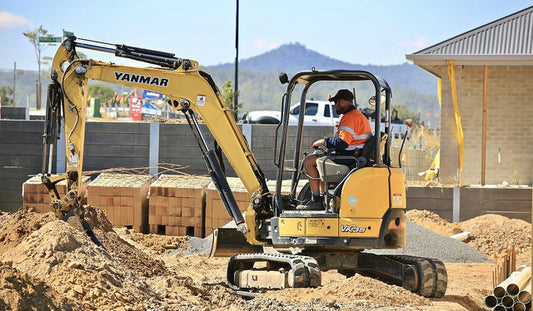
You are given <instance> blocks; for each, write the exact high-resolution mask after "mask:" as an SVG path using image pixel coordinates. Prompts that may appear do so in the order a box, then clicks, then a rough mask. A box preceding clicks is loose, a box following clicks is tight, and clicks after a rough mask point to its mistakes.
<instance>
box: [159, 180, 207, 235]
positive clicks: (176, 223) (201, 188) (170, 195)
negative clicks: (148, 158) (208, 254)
mask: <svg viewBox="0 0 533 311" xmlns="http://www.w3.org/2000/svg"><path fill="white" fill-rule="evenodd" d="M210 181H211V179H210V178H209V177H205V176H189V175H161V176H160V177H159V178H158V179H157V180H156V181H155V182H154V183H152V184H151V185H150V200H149V201H150V202H149V225H150V233H156V234H166V235H180V236H184V235H190V236H197V237H201V236H203V227H204V226H203V221H204V220H203V217H204V207H205V205H204V201H205V192H206V188H207V185H208V184H209V182H210Z"/></svg>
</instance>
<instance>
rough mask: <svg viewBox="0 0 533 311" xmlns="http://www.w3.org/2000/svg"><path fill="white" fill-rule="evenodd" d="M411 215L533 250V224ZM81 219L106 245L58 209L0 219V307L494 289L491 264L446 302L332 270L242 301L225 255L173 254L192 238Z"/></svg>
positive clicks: (446, 306) (492, 245)
mask: <svg viewBox="0 0 533 311" xmlns="http://www.w3.org/2000/svg"><path fill="white" fill-rule="evenodd" d="M407 216H408V218H409V219H410V220H411V221H413V222H415V223H417V224H420V225H422V226H425V227H426V228H428V229H430V230H434V231H436V232H439V233H441V234H443V235H451V234H453V233H457V232H459V231H471V232H472V234H473V236H474V238H473V239H472V240H471V241H470V242H469V243H471V244H470V245H471V246H473V247H476V248H479V249H480V250H481V251H483V252H484V253H486V254H487V255H489V256H490V255H494V254H496V253H497V252H498V251H500V250H504V249H506V248H507V247H508V246H511V245H513V243H514V245H515V248H517V249H518V250H520V251H523V252H524V253H528V252H529V244H530V243H531V230H530V225H529V224H528V223H527V222H521V221H515V220H509V219H507V218H505V217H503V218H500V217H499V216H495V215H489V216H487V217H479V218H476V219H473V220H471V221H467V222H463V223H459V224H451V223H449V222H447V221H446V220H444V219H442V218H440V217H439V216H437V215H436V214H433V213H430V212H427V211H409V212H408V213H407ZM85 218H86V219H87V220H88V222H89V223H91V225H92V227H93V228H94V231H95V233H96V235H97V236H98V238H99V239H100V240H101V241H102V243H103V245H105V247H106V249H103V248H102V247H97V246H96V245H95V244H94V243H93V242H92V241H91V240H90V239H89V237H88V236H87V235H86V234H85V233H84V232H83V231H81V230H79V229H76V225H77V224H76V222H72V223H71V222H68V223H67V222H64V221H60V220H58V219H56V218H55V216H54V215H53V214H52V213H48V214H37V213H33V212H29V211H19V212H17V213H13V214H1V215H0V309H8V308H11V309H13V310H56V309H61V310H147V309H149V310H239V311H241V310H338V309H340V310H369V309H380V310H460V308H455V309H454V307H453V306H455V307H456V306H457V305H456V303H457V302H456V301H459V302H458V303H459V304H462V305H463V306H465V308H466V309H469V310H470V309H477V306H481V305H482V299H483V295H485V291H486V290H487V289H488V288H490V284H488V283H489V279H490V272H491V270H492V267H491V266H490V264H481V265H478V264H466V265H465V264H450V265H449V268H450V269H449V276H450V278H449V282H450V283H449V286H448V288H449V293H447V296H445V297H444V298H442V299H426V298H423V297H420V296H418V295H415V294H413V293H411V292H409V291H407V290H405V289H403V288H401V287H398V286H392V285H387V284H385V283H382V282H380V281H378V280H375V279H371V278H367V277H363V276H361V275H358V274H356V275H355V276H353V277H350V278H346V277H344V276H342V275H341V274H339V273H337V272H336V271H328V272H323V273H322V286H321V287H319V288H315V289H313V288H300V289H287V290H283V291H272V292H269V293H266V294H263V295H261V296H259V297H257V298H255V299H253V300H244V299H242V298H241V297H240V296H238V295H236V294H235V293H233V292H232V291H231V290H230V289H229V288H228V287H227V286H226V285H225V279H226V264H227V260H228V258H209V257H208V256H207V255H206V254H193V255H185V254H183V253H169V250H171V249H173V248H182V249H183V248H186V245H187V242H188V238H187V237H172V236H158V235H151V234H148V235H143V234H139V233H136V232H134V231H132V230H127V229H113V228H112V226H111V224H110V223H109V221H108V220H107V218H106V216H105V214H104V213H102V212H100V211H99V210H98V209H94V208H89V209H87V211H86V213H85ZM510 236H512V237H513V239H510ZM494 240H498V241H500V243H496V242H494ZM522 242H523V243H522ZM447 266H448V264H447ZM480 267H482V268H483V270H480V269H479V268H480ZM474 272H475V273H476V274H472V273H474ZM458 282H460V284H459V283H458ZM476 286H477V287H476ZM465 292H468V293H470V294H468V295H465V294H464V293H465ZM447 297H449V298H447ZM447 299H449V301H448V300H447ZM450 305H451V306H452V307H450Z"/></svg>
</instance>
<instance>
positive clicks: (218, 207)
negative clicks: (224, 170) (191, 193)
mask: <svg viewBox="0 0 533 311" xmlns="http://www.w3.org/2000/svg"><path fill="white" fill-rule="evenodd" d="M227 180H228V184H229V186H230V188H231V192H232V193H233V196H234V197H235V201H236V202H237V205H238V206H239V209H240V210H241V212H244V211H245V210H246V209H247V208H248V206H249V205H250V203H251V197H250V195H249V194H248V191H247V190H246V188H245V187H244V185H243V184H242V182H241V180H240V179H239V178H237V177H228V178H227ZM205 198H206V202H205V235H206V236H207V235H209V234H211V233H212V232H213V229H214V228H219V227H222V226H224V225H225V224H227V223H228V222H230V221H231V218H230V216H229V215H228V212H227V211H226V208H225V207H224V204H223V202H222V199H221V198H220V194H219V192H218V190H217V188H216V186H215V184H214V183H213V182H211V183H210V184H209V186H208V187H207V191H206V195H205Z"/></svg>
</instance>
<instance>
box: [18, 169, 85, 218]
mask: <svg viewBox="0 0 533 311" xmlns="http://www.w3.org/2000/svg"><path fill="white" fill-rule="evenodd" d="M82 180H83V182H82V204H85V203H86V202H85V200H86V189H87V185H88V184H89V182H90V181H91V178H90V177H89V176H83V179H82ZM56 189H57V192H58V193H59V195H60V196H62V195H64V194H65V193H66V191H67V183H66V181H64V180H63V181H60V182H58V183H57V184H56ZM22 207H23V208H24V209H31V210H33V211H35V212H37V213H48V212H51V211H52V208H51V207H50V195H49V194H48V189H46V187H45V186H44V185H43V183H42V182H41V175H40V174H39V175H36V176H33V177H31V178H30V179H28V180H26V181H25V182H24V183H23V184H22Z"/></svg>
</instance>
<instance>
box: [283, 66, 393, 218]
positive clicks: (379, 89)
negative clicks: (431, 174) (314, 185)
mask: <svg viewBox="0 0 533 311" xmlns="http://www.w3.org/2000/svg"><path fill="white" fill-rule="evenodd" d="M279 79H280V82H281V83H282V84H287V90H286V92H285V93H284V94H283V98H282V103H281V122H280V124H279V125H278V127H277V128H276V139H279V141H280V143H279V144H280V146H279V149H278V150H279V154H278V155H277V161H276V162H275V164H276V165H277V166H278V170H277V175H276V181H277V182H276V190H275V198H274V210H275V214H278V213H279V212H280V209H282V206H281V202H282V200H281V186H282V180H283V179H284V174H285V173H287V172H289V173H291V174H292V177H291V181H292V184H291V197H295V196H296V191H297V183H298V179H299V168H298V166H299V163H300V154H301V147H302V137H303V128H304V124H303V121H304V117H303V116H304V115H305V107H304V109H301V111H300V117H299V120H298V126H297V130H296V131H297V133H296V141H295V146H294V156H293V158H292V161H287V163H292V167H289V165H286V156H287V152H288V149H289V148H288V145H287V141H288V136H289V122H288V121H289V109H290V105H291V99H292V97H293V96H294V97H296V96H298V95H295V93H296V91H295V90H296V89H297V86H302V91H301V94H300V95H299V96H300V98H299V100H300V102H301V103H305V102H306V97H307V93H308V90H309V88H310V87H311V86H312V85H314V84H315V83H317V82H322V81H335V82H337V81H338V82H356V81H368V82H370V83H371V84H372V85H373V88H374V90H373V91H374V95H373V98H374V99H375V114H376V116H381V115H382V114H384V116H385V122H384V125H385V128H384V129H382V128H381V126H382V124H381V122H379V120H377V122H374V129H373V131H374V133H375V135H376V136H377V135H381V133H385V134H386V135H389V132H390V102H391V97H392V91H391V88H390V86H389V84H388V83H387V81H385V80H384V79H382V78H380V77H378V76H376V75H374V74H372V73H370V72H368V71H364V70H328V71H318V70H315V69H314V68H313V69H312V70H311V71H301V72H299V73H297V74H295V75H294V76H293V77H292V78H291V79H288V76H287V75H286V74H285V73H281V74H280V75H279ZM298 89H300V88H298ZM383 99H384V100H383ZM280 129H281V134H280V135H278V133H279V130H280ZM380 141H381V139H374V140H373V142H374V143H375V146H374V149H375V150H376V152H375V153H374V163H380V159H382V158H384V159H386V160H385V161H384V164H385V165H387V166H389V165H390V161H388V159H389V158H390V156H389V142H388V140H387V141H386V143H385V149H384V154H383V155H381V154H380V148H379V143H380ZM276 145H277V144H276Z"/></svg>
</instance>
